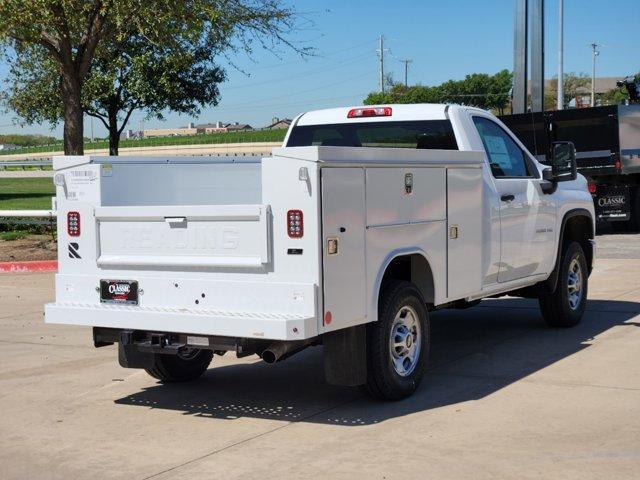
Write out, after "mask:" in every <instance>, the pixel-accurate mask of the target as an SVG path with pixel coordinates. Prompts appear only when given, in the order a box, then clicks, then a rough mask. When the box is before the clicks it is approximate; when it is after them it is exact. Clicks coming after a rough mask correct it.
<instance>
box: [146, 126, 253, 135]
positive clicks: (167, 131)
mask: <svg viewBox="0 0 640 480" xmlns="http://www.w3.org/2000/svg"><path fill="white" fill-rule="evenodd" d="M245 130H253V127H252V126H251V125H249V124H246V123H238V122H235V123H223V122H214V123H202V124H199V125H195V124H193V123H189V125H187V126H186V127H179V128H153V129H149V130H145V131H144V132H142V133H143V136H144V137H145V138H154V137H181V136H187V135H197V134H204V133H225V132H238V131H245Z"/></svg>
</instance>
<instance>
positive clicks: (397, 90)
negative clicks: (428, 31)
mask: <svg viewBox="0 0 640 480" xmlns="http://www.w3.org/2000/svg"><path fill="white" fill-rule="evenodd" d="M511 82H512V75H511V73H510V72H509V71H508V70H502V71H500V72H498V73H496V74H495V75H487V74H485V73H474V74H471V75H467V76H466V77H465V78H464V79H463V80H449V81H447V82H444V83H442V84H440V85H437V86H422V85H416V86H412V87H405V86H404V85H398V84H396V85H393V87H392V88H391V89H390V90H389V91H388V92H386V93H385V94H382V93H380V92H372V93H370V94H369V95H368V96H367V98H365V100H364V104H365V105H376V104H383V103H461V104H465V105H472V106H476V107H479V108H485V109H494V110H498V111H499V112H500V113H503V112H504V109H505V108H506V106H507V105H508V104H509V91H510V89H511Z"/></svg>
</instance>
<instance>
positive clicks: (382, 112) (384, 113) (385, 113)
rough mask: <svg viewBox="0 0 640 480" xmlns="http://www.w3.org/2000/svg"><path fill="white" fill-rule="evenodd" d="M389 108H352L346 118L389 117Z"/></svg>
mask: <svg viewBox="0 0 640 480" xmlns="http://www.w3.org/2000/svg"><path fill="white" fill-rule="evenodd" d="M390 116H391V107H370V108H352V109H351V110H349V113H348V114H347V118H363V117H390Z"/></svg>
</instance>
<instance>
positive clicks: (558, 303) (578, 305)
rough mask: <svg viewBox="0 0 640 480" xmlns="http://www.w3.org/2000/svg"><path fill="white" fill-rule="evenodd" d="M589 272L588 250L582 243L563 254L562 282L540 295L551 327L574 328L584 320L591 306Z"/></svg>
mask: <svg viewBox="0 0 640 480" xmlns="http://www.w3.org/2000/svg"><path fill="white" fill-rule="evenodd" d="M588 286H589V273H588V269H587V261H586V259H585V255H584V251H583V250H582V247H581V246H580V244H579V243H578V242H572V243H570V244H569V245H568V246H567V247H566V248H565V249H564V251H563V253H562V259H561V264H560V273H559V276H558V283H557V285H556V288H555V290H554V291H553V292H552V293H548V294H542V295H540V298H539V303H540V310H541V312H542V316H543V318H544V320H545V321H546V322H547V324H548V325H549V326H550V327H573V326H575V325H577V324H578V323H579V322H580V320H581V319H582V314H583V313H584V310H585V308H586V305H587V289H588Z"/></svg>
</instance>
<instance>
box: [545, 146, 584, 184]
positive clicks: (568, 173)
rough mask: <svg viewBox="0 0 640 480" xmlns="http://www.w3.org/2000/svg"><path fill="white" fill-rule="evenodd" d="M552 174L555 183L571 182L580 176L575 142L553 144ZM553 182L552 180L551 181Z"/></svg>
mask: <svg viewBox="0 0 640 480" xmlns="http://www.w3.org/2000/svg"><path fill="white" fill-rule="evenodd" d="M549 164H550V165H551V172H552V174H553V179H552V181H554V182H569V181H571V180H575V179H576V177H577V176H578V167H577V164H576V148H575V147H574V146H573V142H553V143H552V144H551V162H550V163H549ZM550 180H551V179H550Z"/></svg>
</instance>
